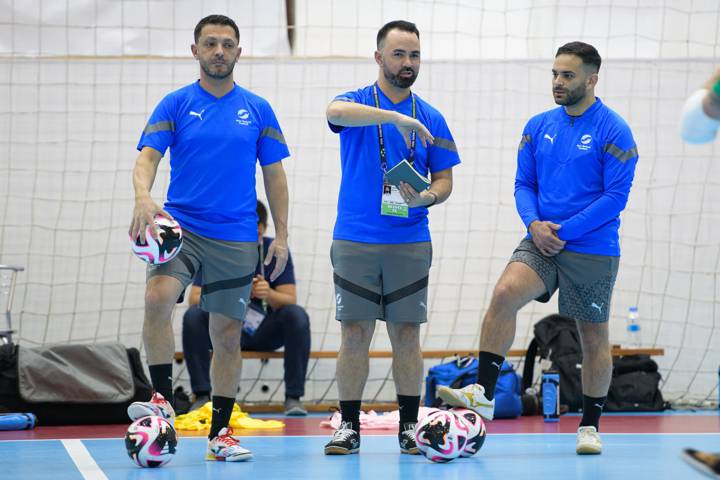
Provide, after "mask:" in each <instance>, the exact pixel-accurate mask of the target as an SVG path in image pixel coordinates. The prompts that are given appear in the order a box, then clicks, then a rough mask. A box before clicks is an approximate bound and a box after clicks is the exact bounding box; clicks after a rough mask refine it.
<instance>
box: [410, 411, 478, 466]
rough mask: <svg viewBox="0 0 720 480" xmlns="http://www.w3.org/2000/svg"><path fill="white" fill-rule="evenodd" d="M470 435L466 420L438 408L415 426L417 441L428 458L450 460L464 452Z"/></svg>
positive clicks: (440, 461) (441, 461) (440, 460)
mask: <svg viewBox="0 0 720 480" xmlns="http://www.w3.org/2000/svg"><path fill="white" fill-rule="evenodd" d="M468 436H469V431H468V426H467V423H466V422H465V420H461V419H460V418H458V417H457V416H456V415H455V414H453V413H452V412H448V411H446V410H438V411H436V412H432V413H430V414H429V415H428V416H427V417H425V418H423V419H422V420H420V421H419V422H418V423H417V425H416V426H415V441H416V443H417V446H418V449H419V450H420V452H421V453H422V454H423V455H425V457H426V458H427V459H428V460H431V461H433V462H438V463H445V462H449V461H451V460H453V459H455V458H457V457H459V456H460V454H461V453H462V452H463V449H464V448H465V444H466V443H467V440H468Z"/></svg>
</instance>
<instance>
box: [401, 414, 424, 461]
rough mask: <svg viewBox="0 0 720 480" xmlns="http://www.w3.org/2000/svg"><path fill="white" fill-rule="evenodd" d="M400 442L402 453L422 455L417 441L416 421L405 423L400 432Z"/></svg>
mask: <svg viewBox="0 0 720 480" xmlns="http://www.w3.org/2000/svg"><path fill="white" fill-rule="evenodd" d="M398 442H400V453H407V454H408V455H420V449H419V448H418V446H417V443H416V442H415V423H413V422H410V423H403V424H402V427H401V428H400V433H398Z"/></svg>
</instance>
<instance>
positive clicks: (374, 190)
mask: <svg viewBox="0 0 720 480" xmlns="http://www.w3.org/2000/svg"><path fill="white" fill-rule="evenodd" d="M377 91H378V98H379V101H380V108H382V109H383V110H395V111H397V112H400V113H402V114H405V115H407V116H412V99H411V97H408V98H406V99H405V100H403V101H402V102H400V103H398V104H394V103H393V102H392V101H391V100H390V99H389V98H388V97H387V96H385V94H384V93H383V92H382V90H381V89H380V88H379V87H378V89H377ZM413 96H414V97H415V102H416V112H417V119H418V120H419V121H420V122H421V123H422V124H423V125H425V127H427V129H428V130H430V133H431V134H432V135H433V137H434V138H435V143H434V145H430V146H429V148H425V147H423V145H422V143H421V142H420V140H419V139H418V140H417V142H416V147H415V161H414V165H413V166H414V167H415V169H416V170H417V171H418V172H419V173H420V174H421V175H424V176H426V177H429V175H428V172H430V173H434V172H438V171H441V170H446V169H448V168H450V167H453V166H455V165H457V164H459V163H460V157H459V156H458V153H457V147H456V146H455V141H454V140H453V137H452V134H451V133H450V129H449V128H448V126H447V123H446V122H445V119H444V118H443V116H442V115H441V114H440V112H438V111H437V110H435V108H433V107H432V106H431V105H430V104H429V103H427V102H425V101H424V100H423V99H421V98H420V97H418V96H417V95H415V94H413ZM335 100H337V101H346V102H356V103H361V104H363V105H369V106H372V107H374V106H375V99H374V96H373V86H372V85H370V86H367V87H364V88H361V89H360V90H356V91H351V92H347V93H344V94H342V95H339V96H337V97H335ZM330 129H331V130H332V131H333V132H336V133H338V132H339V133H340V166H341V170H342V180H341V182H340V196H339V198H338V207H337V219H336V221H335V230H334V232H333V238H334V239H335V240H350V241H355V242H363V243H412V242H428V241H430V230H429V228H428V219H427V215H428V209H427V208H425V207H418V208H410V209H409V214H408V218H401V217H393V216H388V215H380V203H381V195H382V190H383V175H384V174H383V171H382V168H381V167H380V144H379V140H378V130H377V126H376V125H369V126H365V127H341V126H338V125H333V124H330ZM382 129H383V137H384V139H385V150H386V159H387V169H388V170H389V169H391V168H392V167H393V166H395V165H397V164H398V163H399V162H401V161H402V160H403V159H405V158H407V157H408V152H409V149H408V147H407V146H406V145H405V140H404V139H403V136H402V134H401V133H400V131H399V130H398V129H397V128H396V127H395V126H394V125H389V124H386V125H383V126H382Z"/></svg>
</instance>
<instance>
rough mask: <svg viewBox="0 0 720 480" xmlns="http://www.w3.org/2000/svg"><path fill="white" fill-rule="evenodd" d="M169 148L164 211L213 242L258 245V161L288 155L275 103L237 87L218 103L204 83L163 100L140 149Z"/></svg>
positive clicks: (141, 141) (268, 163)
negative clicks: (256, 178)
mask: <svg viewBox="0 0 720 480" xmlns="http://www.w3.org/2000/svg"><path fill="white" fill-rule="evenodd" d="M143 147H152V148H153V149H155V150H157V151H158V152H160V153H161V154H163V155H164V154H165V151H166V150H167V149H168V147H169V148H170V154H171V155H170V186H169V188H168V194H167V202H165V209H166V210H167V211H168V212H170V214H171V215H172V216H173V217H175V219H176V220H177V221H178V222H180V225H181V226H182V227H183V228H187V229H189V230H190V231H192V232H194V233H197V234H199V235H203V236H205V237H209V238H215V239H219V240H230V241H236V242H254V241H257V214H256V213H255V209H256V206H257V197H256V194H255V162H256V161H257V160H259V161H260V165H261V166H266V165H270V164H272V163H275V162H278V161H280V160H282V159H283V158H286V157H287V156H288V155H289V152H288V149H287V145H286V144H285V138H284V137H283V134H282V131H281V130H280V126H279V125H278V121H277V118H275V113H274V112H273V110H272V107H270V104H269V103H268V102H267V101H266V100H265V99H263V98H261V97H259V96H257V95H255V94H254V93H252V92H249V91H248V90H245V89H244V88H241V87H239V86H237V85H235V88H233V89H232V90H231V91H230V92H228V93H227V94H225V95H224V96H222V97H221V98H216V97H215V96H213V95H212V94H210V93H208V92H207V91H205V90H204V89H203V88H202V87H201V86H200V82H199V81H198V82H195V83H193V84H191V85H188V86H186V87H183V88H181V89H179V90H176V91H174V92H172V93H170V94H169V95H167V96H166V97H165V98H163V99H162V101H161V102H160V104H159V105H158V106H157V107H156V108H155V111H154V112H153V113H152V115H151V116H150V120H149V121H148V123H147V126H146V127H145V130H144V131H143V133H142V136H141V137H140V142H139V143H138V146H137V148H138V150H142V148H143Z"/></svg>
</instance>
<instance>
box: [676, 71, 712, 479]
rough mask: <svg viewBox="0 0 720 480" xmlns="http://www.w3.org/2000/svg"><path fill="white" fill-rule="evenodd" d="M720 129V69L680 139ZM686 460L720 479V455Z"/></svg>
mask: <svg viewBox="0 0 720 480" xmlns="http://www.w3.org/2000/svg"><path fill="white" fill-rule="evenodd" d="M718 128H720V68H717V69H716V70H715V73H714V74H713V75H712V76H711V77H710V78H708V79H707V81H706V82H705V85H703V87H702V88H700V89H698V90H696V91H695V92H694V93H693V94H692V95H690V96H689V97H688V98H687V100H686V101H685V105H684V106H683V112H682V117H681V119H680V136H681V137H682V139H683V140H684V141H685V142H687V143H695V144H702V143H709V142H712V141H714V140H715V138H716V136H717V132H718ZM682 458H683V459H684V460H685V461H686V462H688V463H689V464H690V465H692V466H693V467H695V468H696V469H698V470H699V471H701V472H703V473H705V474H707V475H708V476H710V477H713V478H720V452H715V453H710V452H704V451H699V450H695V449H694V448H686V449H684V450H683V453H682Z"/></svg>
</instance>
